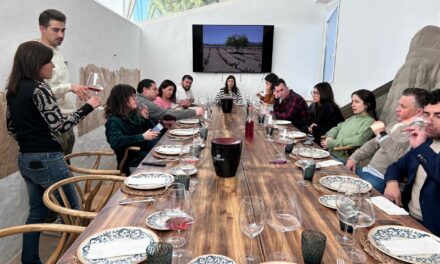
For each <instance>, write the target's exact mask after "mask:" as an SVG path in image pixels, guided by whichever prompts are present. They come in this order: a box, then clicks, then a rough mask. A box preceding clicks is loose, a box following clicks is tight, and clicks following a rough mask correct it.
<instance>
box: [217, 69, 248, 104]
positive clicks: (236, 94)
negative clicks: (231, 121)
mask: <svg viewBox="0 0 440 264" xmlns="http://www.w3.org/2000/svg"><path fill="white" fill-rule="evenodd" d="M228 96H229V97H233V98H234V104H243V99H242V98H241V93H240V90H239V89H238V87H237V85H236V82H235V77H234V75H229V76H228V78H226V82H225V86H224V87H222V88H220V91H219V92H218V93H217V95H216V96H215V102H216V103H217V104H220V102H221V101H220V100H221V99H222V98H223V97H228Z"/></svg>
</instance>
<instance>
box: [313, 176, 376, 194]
mask: <svg viewBox="0 0 440 264" xmlns="http://www.w3.org/2000/svg"><path fill="white" fill-rule="evenodd" d="M345 182H349V183H353V184H357V185H359V188H360V192H361V193H366V192H369V191H370V190H371V188H372V186H371V184H370V183H369V182H367V181H364V180H362V179H359V178H355V177H351V176H346V175H331V176H325V177H322V178H321V179H319V183H320V184H321V185H322V186H324V187H327V188H329V189H330V190H334V191H338V188H339V186H340V185H341V183H345Z"/></svg>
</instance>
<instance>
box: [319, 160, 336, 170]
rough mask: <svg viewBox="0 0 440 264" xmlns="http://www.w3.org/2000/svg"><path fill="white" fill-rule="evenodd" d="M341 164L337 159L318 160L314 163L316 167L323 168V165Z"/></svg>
mask: <svg viewBox="0 0 440 264" xmlns="http://www.w3.org/2000/svg"><path fill="white" fill-rule="evenodd" d="M341 164H342V162H340V161H337V160H326V161H321V162H318V163H317V164H316V168H324V167H330V166H336V165H341Z"/></svg>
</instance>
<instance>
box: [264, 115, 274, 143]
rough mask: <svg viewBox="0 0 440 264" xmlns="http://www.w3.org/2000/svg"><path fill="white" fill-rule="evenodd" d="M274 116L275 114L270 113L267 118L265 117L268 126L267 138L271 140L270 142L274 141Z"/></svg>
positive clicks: (265, 124)
mask: <svg viewBox="0 0 440 264" xmlns="http://www.w3.org/2000/svg"><path fill="white" fill-rule="evenodd" d="M274 118H275V116H274V115H271V114H268V115H267V116H266V118H265V119H264V127H265V128H266V139H265V140H266V141H269V142H272V141H273V139H272V134H273V131H274V129H275V127H274V122H275V120H274Z"/></svg>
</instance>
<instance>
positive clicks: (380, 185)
mask: <svg viewBox="0 0 440 264" xmlns="http://www.w3.org/2000/svg"><path fill="white" fill-rule="evenodd" d="M356 175H357V176H359V177H361V178H362V179H363V180H366V181H367V182H369V183H371V185H373V188H374V189H376V190H378V191H379V192H380V193H381V194H383V192H384V191H385V181H384V179H381V178H379V177H377V176H376V175H373V174H371V173H369V172H365V171H363V170H362V168H360V167H356Z"/></svg>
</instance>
